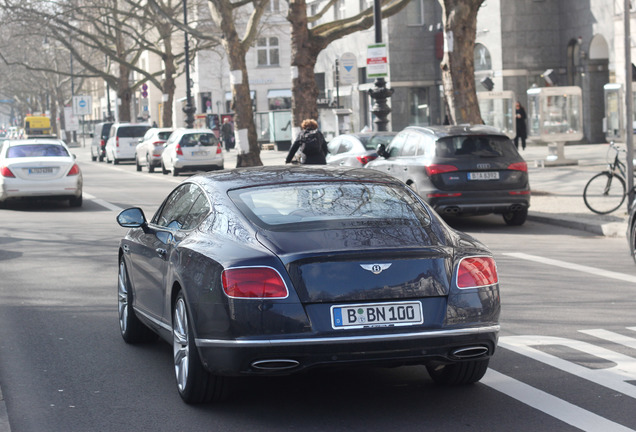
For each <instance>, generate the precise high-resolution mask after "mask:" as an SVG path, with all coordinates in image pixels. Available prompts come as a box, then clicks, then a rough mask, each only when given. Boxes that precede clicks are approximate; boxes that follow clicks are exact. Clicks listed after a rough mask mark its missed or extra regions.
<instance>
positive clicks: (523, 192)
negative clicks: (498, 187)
mask: <svg viewBox="0 0 636 432" xmlns="http://www.w3.org/2000/svg"><path fill="white" fill-rule="evenodd" d="M508 193H509V194H510V195H530V191H529V190H520V191H510V192H508Z"/></svg>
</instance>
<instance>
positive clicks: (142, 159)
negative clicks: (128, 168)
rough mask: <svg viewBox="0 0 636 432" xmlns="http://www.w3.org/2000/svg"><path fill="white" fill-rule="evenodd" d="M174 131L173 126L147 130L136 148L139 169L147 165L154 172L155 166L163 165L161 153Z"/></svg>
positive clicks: (136, 160) (136, 162) (149, 170)
mask: <svg viewBox="0 0 636 432" xmlns="http://www.w3.org/2000/svg"><path fill="white" fill-rule="evenodd" d="M172 132H174V129H173V128H151V129H148V130H147V131H146V134H145V135H144V136H143V138H141V139H140V140H139V144H137V148H136V150H135V164H136V165H137V171H141V168H142V167H144V166H147V167H148V172H151V173H152V172H155V167H160V166H161V153H163V148H164V145H165V143H166V141H167V140H168V138H169V137H170V134H171V133H172Z"/></svg>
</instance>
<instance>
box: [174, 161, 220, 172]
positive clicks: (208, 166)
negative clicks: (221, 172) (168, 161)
mask: <svg viewBox="0 0 636 432" xmlns="http://www.w3.org/2000/svg"><path fill="white" fill-rule="evenodd" d="M174 167H175V168H176V169H178V170H183V171H208V170H214V169H223V159H220V160H216V161H210V162H205V163H203V162H201V161H192V162H190V161H183V160H176V161H175V162H174Z"/></svg>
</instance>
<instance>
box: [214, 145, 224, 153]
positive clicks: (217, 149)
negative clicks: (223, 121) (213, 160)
mask: <svg viewBox="0 0 636 432" xmlns="http://www.w3.org/2000/svg"><path fill="white" fill-rule="evenodd" d="M221 153H223V147H221V143H218V144H217V145H216V154H221Z"/></svg>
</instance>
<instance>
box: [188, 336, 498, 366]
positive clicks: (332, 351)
mask: <svg viewBox="0 0 636 432" xmlns="http://www.w3.org/2000/svg"><path fill="white" fill-rule="evenodd" d="M498 334H499V325H490V326H484V327H475V328H462V329H448V330H429V331H421V332H413V333H399V334H384V335H370V336H343V337H325V338H320V337H316V338H289V339H240V340H216V339H197V340H196V345H197V347H198V350H199V353H200V357H201V360H202V361H203V363H204V365H205V366H206V368H207V369H208V370H209V371H210V372H212V373H215V374H220V375H245V374H247V375H262V374H266V375H272V374H273V375H281V374H282V375H286V374H293V373H297V372H300V371H303V370H306V369H311V368H316V367H321V366H337V365H351V364H365V365H406V364H425V363H429V362H443V363H444V362H446V363H452V362H460V361H466V360H473V359H484V358H489V357H490V356H492V355H493V354H494V352H495V348H496V345H497V339H498ZM462 350H468V351H462ZM463 352H472V353H478V354H476V355H474V356H471V357H470V358H466V357H465V356H464V355H463V354H462V353H463Z"/></svg>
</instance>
